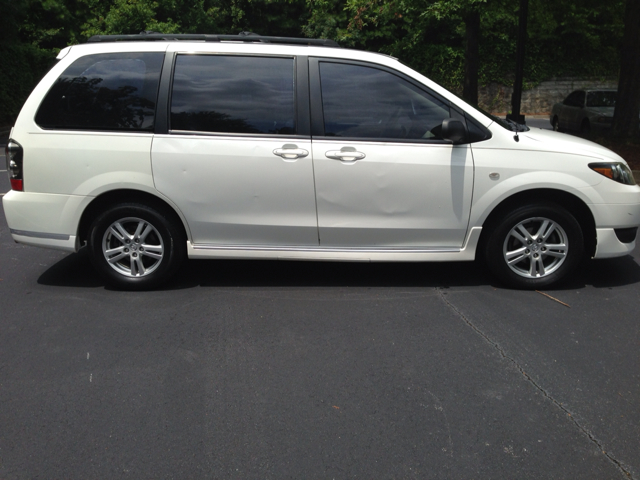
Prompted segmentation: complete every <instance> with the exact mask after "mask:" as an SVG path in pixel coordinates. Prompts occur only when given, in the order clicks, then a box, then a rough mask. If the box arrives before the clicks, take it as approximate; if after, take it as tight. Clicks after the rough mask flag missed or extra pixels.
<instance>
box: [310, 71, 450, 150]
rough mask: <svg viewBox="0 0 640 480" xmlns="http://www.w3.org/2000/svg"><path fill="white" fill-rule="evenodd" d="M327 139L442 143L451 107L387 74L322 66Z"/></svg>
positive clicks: (321, 74) (397, 77)
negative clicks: (443, 122)
mask: <svg viewBox="0 0 640 480" xmlns="http://www.w3.org/2000/svg"><path fill="white" fill-rule="evenodd" d="M320 82H321V89H322V107H323V113H324V130H325V136H330V137H352V138H368V139H407V140H441V139H442V136H441V130H442V128H441V126H442V121H443V120H445V119H447V118H449V117H450V109H449V106H448V105H446V104H445V103H443V102H441V101H440V100H438V99H437V98H435V97H434V96H433V95H430V94H429V93H427V92H425V91H423V90H422V89H419V88H417V87H416V86H414V85H413V84H412V83H410V82H408V81H407V80H405V79H403V78H401V77H399V76H397V75H394V74H392V73H390V72H387V71H385V70H380V69H377V68H372V67H366V66H361V65H350V64H344V63H332V62H321V63H320Z"/></svg>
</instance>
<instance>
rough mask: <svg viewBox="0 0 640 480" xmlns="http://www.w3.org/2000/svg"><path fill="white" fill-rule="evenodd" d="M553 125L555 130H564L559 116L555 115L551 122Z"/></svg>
mask: <svg viewBox="0 0 640 480" xmlns="http://www.w3.org/2000/svg"><path fill="white" fill-rule="evenodd" d="M551 126H552V127H553V131H554V132H561V131H562V130H561V129H560V121H559V120H558V117H557V116H555V117H553V120H552V122H551Z"/></svg>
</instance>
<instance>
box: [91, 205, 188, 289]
mask: <svg viewBox="0 0 640 480" xmlns="http://www.w3.org/2000/svg"><path fill="white" fill-rule="evenodd" d="M170 217H171V216H170V215H166V214H163V213H161V212H159V211H157V210H155V209H154V208H151V207H148V206H146V205H142V204H137V203H122V204H119V205H116V206H114V207H111V208H110V209H108V210H106V211H104V212H103V213H102V214H101V215H99V216H98V217H97V218H96V220H95V221H94V222H93V224H92V225H91V227H90V229H89V232H90V234H89V250H90V252H91V261H92V263H93V265H94V266H95V267H96V269H97V270H98V272H99V273H100V274H101V275H102V276H103V278H104V279H105V281H106V282H107V283H109V284H110V285H112V286H114V287H116V288H121V289H125V290H143V289H149V288H154V287H157V286H158V285H160V284H162V283H164V282H165V281H167V280H168V279H169V278H170V277H171V276H172V275H173V274H174V273H175V272H176V271H177V269H178V268H179V267H180V265H181V264H182V263H183V261H184V259H185V257H186V239H185V236H184V233H183V231H182V229H181V228H179V227H177V226H176V225H174V224H173V223H171V221H170V220H169V218H170Z"/></svg>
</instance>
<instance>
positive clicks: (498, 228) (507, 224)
mask: <svg viewBox="0 0 640 480" xmlns="http://www.w3.org/2000/svg"><path fill="white" fill-rule="evenodd" d="M534 217H543V218H547V219H549V220H552V221H554V222H556V223H557V224H558V225H559V226H560V227H562V229H563V230H564V232H565V233H566V235H567V239H568V245H569V247H568V253H567V256H566V258H565V260H564V262H563V263H562V265H560V267H559V268H558V269H557V270H555V271H554V272H552V273H550V274H549V275H545V276H544V277H540V278H527V277H523V276H521V275H518V274H517V273H515V272H514V271H513V270H511V268H510V267H509V266H508V265H507V262H506V260H505V258H504V254H503V247H504V242H505V240H506V239H507V236H508V235H509V232H511V230H512V229H513V228H514V227H515V226H516V225H518V224H519V223H520V222H522V221H524V220H527V219H529V218H534ZM583 258H584V235H583V233H582V229H581V228H580V224H579V223H578V221H577V220H576V219H575V217H574V216H573V215H572V214H571V213H569V212H568V211H567V210H565V209H564V208H562V207H560V206H559V205H556V204H551V203H544V204H543V203H541V204H530V205H524V206H522V207H519V208H517V209H515V210H512V211H511V212H509V213H507V214H506V215H505V216H504V218H503V219H502V220H501V221H498V222H497V224H496V225H495V226H494V227H493V229H492V231H491V233H490V235H489V237H488V239H487V242H486V244H485V259H486V262H487V266H488V267H489V269H490V270H491V271H492V272H493V273H494V274H495V275H496V276H497V277H498V278H499V279H500V281H501V282H503V283H504V284H506V285H508V286H510V287H514V288H519V289H535V288H541V287H548V286H550V285H552V284H555V283H557V282H558V281H560V280H561V279H562V278H564V277H566V276H567V275H568V274H570V273H571V272H572V271H573V270H574V269H575V268H576V267H577V266H578V265H579V263H580V262H581V261H582V259H583Z"/></svg>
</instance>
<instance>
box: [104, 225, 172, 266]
mask: <svg viewBox="0 0 640 480" xmlns="http://www.w3.org/2000/svg"><path fill="white" fill-rule="evenodd" d="M102 253H103V254H104V258H105V259H106V260H107V263H108V264H109V266H110V267H111V268H113V269H114V270H115V271H116V272H118V273H120V274H121V275H124V276H126V277H144V276H145V275H149V274H151V273H152V272H153V271H154V270H156V269H157V268H158V267H159V266H160V264H161V263H162V259H163V257H164V244H163V242H162V237H161V236H160V233H159V232H158V230H156V228H155V227H154V226H153V225H151V224H150V223H149V222H147V221H146V220H143V219H141V218H135V217H127V218H122V219H120V220H116V221H115V222H113V223H112V224H111V225H110V226H109V228H107V230H106V231H105V233H104V236H103V237H102Z"/></svg>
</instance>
